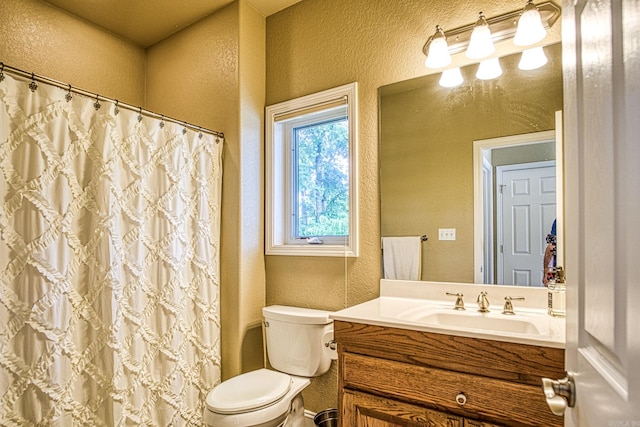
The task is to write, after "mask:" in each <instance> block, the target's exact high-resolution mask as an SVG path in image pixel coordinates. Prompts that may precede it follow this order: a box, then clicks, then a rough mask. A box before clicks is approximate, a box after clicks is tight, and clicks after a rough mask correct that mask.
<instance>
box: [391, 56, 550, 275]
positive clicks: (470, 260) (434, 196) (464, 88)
mask: <svg viewBox="0 0 640 427" xmlns="http://www.w3.org/2000/svg"><path fill="white" fill-rule="evenodd" d="M545 52H546V54H547V56H548V58H549V62H548V63H547V65H546V66H544V67H542V68H540V69H537V70H529V71H523V70H519V69H518V62H519V60H520V54H514V55H510V56H506V57H503V58H500V62H501V65H502V67H503V70H504V72H503V75H502V76H501V77H499V78H497V79H494V80H489V81H481V80H477V79H476V78H475V71H476V69H477V65H470V66H467V67H464V68H462V70H461V71H462V75H463V77H464V83H463V84H462V85H461V86H458V87H456V88H443V87H441V86H440V85H439V84H438V79H439V77H440V76H439V74H434V75H428V76H423V77H420V78H416V79H412V80H407V81H404V82H399V83H394V84H391V85H388V86H383V87H381V88H380V90H379V101H380V104H379V105H380V115H379V117H380V128H379V129H380V136H379V140H380V147H379V148H380V155H379V167H380V171H379V172H380V192H381V193H380V206H381V216H380V217H381V235H382V236H383V237H386V236H410V235H424V234H426V235H428V236H429V240H428V241H426V242H425V243H424V244H423V247H422V273H421V280H425V281H436V282H462V283H483V282H485V281H486V282H489V283H497V282H498V276H499V274H498V273H499V271H502V272H501V273H500V276H501V277H502V282H503V283H509V282H510V280H507V279H505V276H513V273H509V274H505V273H504V271H505V270H504V268H503V267H500V270H499V269H498V264H497V262H498V258H499V257H498V255H497V252H496V248H498V250H499V249H500V247H499V246H497V244H498V243H497V242H498V236H497V230H496V222H495V220H494V221H489V220H487V223H493V230H491V231H488V233H491V234H490V235H491V239H487V241H486V242H485V241H484V240H482V239H481V240H480V241H481V242H483V243H487V246H486V247H487V248H490V247H493V255H492V256H493V258H494V259H493V261H489V260H485V259H487V258H490V256H491V253H489V252H487V253H485V252H484V251H483V248H482V245H481V247H480V248H478V247H477V246H478V238H477V233H478V232H480V233H482V232H483V231H484V229H483V228H482V227H481V226H482V222H481V223H480V224H479V225H478V224H476V222H477V221H478V220H477V218H476V216H477V215H476V210H477V209H478V208H480V209H482V203H483V202H482V200H483V199H482V193H480V196H481V197H480V199H478V191H477V190H476V186H477V184H475V183H474V180H475V178H474V176H475V174H474V169H475V166H474V148H473V147H474V141H479V140H488V139H495V138H503V137H506V136H514V135H527V134H536V133H539V132H545V131H546V132H547V133H548V134H549V135H551V134H552V133H553V130H554V129H555V128H556V123H555V112H556V111H559V110H561V109H562V61H561V45H560V44H555V45H551V46H546V47H545ZM546 142H547V146H546V148H545V149H543V150H542V151H541V152H538V150H539V148H540V146H538V145H534V144H532V143H531V142H530V143H529V144H528V145H529V146H528V147H527V148H526V149H525V150H524V151H527V150H529V151H532V152H534V154H535V156H534V157H531V158H530V159H522V158H518V160H517V161H515V160H514V161H513V162H511V163H509V162H506V163H503V164H501V166H505V167H504V168H502V169H503V170H501V173H502V172H506V170H507V169H508V168H507V167H506V166H507V164H513V163H521V164H524V163H531V162H533V161H535V162H541V161H555V160H556V158H555V150H554V148H553V147H552V144H553V143H552V141H551V140H548V141H546ZM549 144H551V145H549ZM503 154H504V153H503ZM512 154H513V153H512ZM559 164H561V163H559ZM492 168H493V171H492V172H493V174H494V177H493V178H492V182H491V183H490V184H489V183H487V185H488V186H489V185H490V187H491V188H492V189H493V191H495V188H496V187H495V185H496V182H495V174H496V170H495V169H496V166H492ZM557 172H558V174H557V176H558V178H557V180H556V182H557V184H558V185H559V186H561V184H562V182H561V176H562V173H561V172H562V171H561V168H560V167H558V168H557ZM500 185H504V184H500ZM545 185H549V182H546V183H545ZM494 196H495V194H494ZM557 202H558V201H557V200H556V204H557ZM497 203H498V201H497V198H495V197H494V200H493V202H491V205H492V207H493V210H494V211H495V210H496V209H497ZM544 203H545V204H543V202H542V201H541V202H540V203H539V205H540V206H544V208H545V209H547V210H546V211H545V213H544V215H543V216H544V219H540V218H542V216H538V220H536V221H538V222H537V225H536V227H537V228H538V231H536V230H535V228H536V227H521V222H522V220H523V218H524V216H523V215H525V214H524V213H523V212H524V208H522V209H520V210H519V212H518V213H519V214H520V215H519V216H517V217H515V221H519V222H518V223H517V224H516V230H518V231H519V232H520V233H525V234H528V239H529V240H528V243H529V249H527V250H530V251H537V249H535V248H533V246H535V245H533V244H532V243H533V241H534V239H536V241H538V240H539V241H540V242H544V237H545V236H546V233H548V230H546V228H548V226H549V224H547V222H548V221H549V219H548V218H549V216H550V215H551V213H550V211H549V209H548V206H547V205H546V203H547V202H546V201H545V202H544ZM540 206H539V208H540ZM556 208H558V207H556ZM558 209H559V208H558ZM541 215H542V214H541ZM503 216H504V214H503ZM532 218H533V217H532V216H531V215H529V220H531V219H532ZM552 220H553V219H552ZM552 220H551V221H552ZM479 227H480V228H479ZM442 228H449V229H451V228H452V229H455V235H456V240H453V241H451V240H438V230H439V229H442ZM525 230H526V231H525ZM534 233H535V234H539V233H543V234H544V235H543V236H542V237H540V236H538V235H535V236H534V235H533V234H534ZM503 237H506V236H503ZM518 239H519V241H518V242H517V244H518V246H517V247H516V249H517V250H522V248H523V246H522V242H523V241H526V239H524V234H522V235H519V236H518ZM523 239H524V240H523ZM502 245H503V246H502V249H503V250H504V243H502ZM543 249H544V248H543ZM485 255H487V256H486V257H485ZM536 256H537V255H536ZM478 258H479V259H480V261H478ZM502 261H504V260H502ZM537 262H538V261H536V263H537ZM502 265H504V263H503V264H502ZM486 267H491V268H492V269H493V271H492V272H491V275H490V276H486V279H485V273H487V268H486ZM480 270H481V271H480ZM516 270H517V269H516ZM542 271H543V265H542V254H540V260H539V268H538V271H535V272H531V273H528V274H529V277H528V279H526V280H524V274H520V275H519V276H518V277H517V280H516V281H511V283H520V284H527V285H530V286H542V282H541V280H539V278H540V277H541V275H542ZM480 273H482V274H480ZM518 280H520V281H518Z"/></svg>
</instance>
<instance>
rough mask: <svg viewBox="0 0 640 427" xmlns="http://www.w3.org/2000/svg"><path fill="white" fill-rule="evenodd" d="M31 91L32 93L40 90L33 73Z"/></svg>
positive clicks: (30, 84)
mask: <svg viewBox="0 0 640 427" xmlns="http://www.w3.org/2000/svg"><path fill="white" fill-rule="evenodd" d="M29 89H30V90H31V92H35V91H36V90H38V84H37V83H36V79H35V75H34V74H33V73H31V83H29Z"/></svg>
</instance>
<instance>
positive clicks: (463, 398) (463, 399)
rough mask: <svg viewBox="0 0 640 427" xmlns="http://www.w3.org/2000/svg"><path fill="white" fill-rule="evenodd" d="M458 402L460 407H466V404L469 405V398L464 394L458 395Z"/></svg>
mask: <svg viewBox="0 0 640 427" xmlns="http://www.w3.org/2000/svg"><path fill="white" fill-rule="evenodd" d="M456 402H457V403H458V405H460V406H464V404H465V403H467V396H465V394H464V393H458V395H457V396H456Z"/></svg>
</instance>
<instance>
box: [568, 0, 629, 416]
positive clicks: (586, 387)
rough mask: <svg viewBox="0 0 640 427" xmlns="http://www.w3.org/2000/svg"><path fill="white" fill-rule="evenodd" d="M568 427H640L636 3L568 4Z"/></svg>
mask: <svg viewBox="0 0 640 427" xmlns="http://www.w3.org/2000/svg"><path fill="white" fill-rule="evenodd" d="M562 16H563V20H562V28H563V40H562V42H563V49H564V54H563V62H564V80H565V85H564V97H565V101H564V105H565V116H564V117H565V123H564V126H565V173H566V175H565V183H566V187H565V209H566V210H565V247H566V252H565V261H566V271H567V273H566V277H567V357H566V367H567V371H568V372H569V374H571V375H573V378H574V379H575V393H574V394H575V397H576V402H575V407H573V408H569V409H567V410H566V412H565V425H566V426H580V427H596V426H598V427H600V426H638V425H640V330H639V329H638V327H639V325H640V141H639V139H638V138H639V135H640V1H639V0H565V1H564V2H563V10H562Z"/></svg>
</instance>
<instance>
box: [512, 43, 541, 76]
mask: <svg viewBox="0 0 640 427" xmlns="http://www.w3.org/2000/svg"><path fill="white" fill-rule="evenodd" d="M546 63H547V55H545V54H544V49H543V48H542V46H538V47H534V48H531V49H527V50H525V51H524V52H522V56H521V57H520V62H519V63H518V68H519V69H521V70H535V69H536V68H540V67H542V66H543V65H544V64H546Z"/></svg>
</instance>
